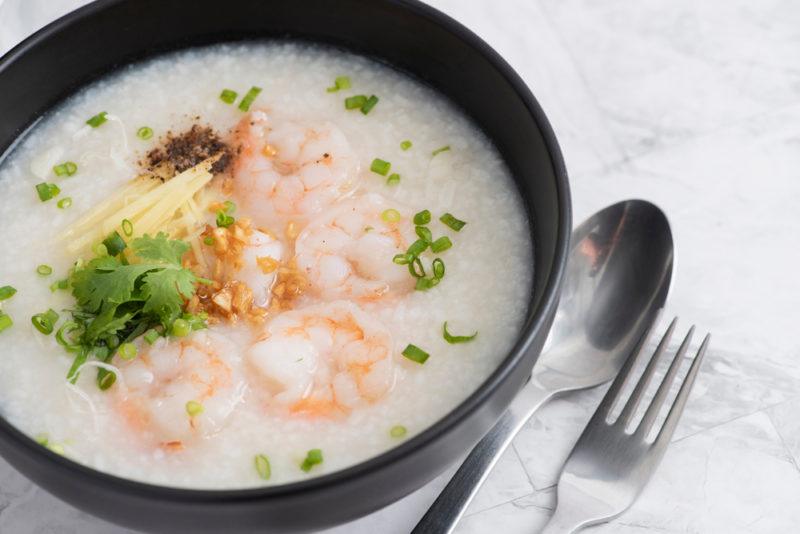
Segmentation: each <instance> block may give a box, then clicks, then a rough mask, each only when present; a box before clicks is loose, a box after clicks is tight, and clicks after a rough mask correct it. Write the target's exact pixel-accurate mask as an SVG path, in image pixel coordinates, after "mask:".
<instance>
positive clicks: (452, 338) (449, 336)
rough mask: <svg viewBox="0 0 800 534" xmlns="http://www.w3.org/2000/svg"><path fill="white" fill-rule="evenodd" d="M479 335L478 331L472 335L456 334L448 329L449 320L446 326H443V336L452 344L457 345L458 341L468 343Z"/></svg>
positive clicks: (445, 323)
mask: <svg viewBox="0 0 800 534" xmlns="http://www.w3.org/2000/svg"><path fill="white" fill-rule="evenodd" d="M477 335H478V332H477V331H476V332H475V333H474V334H472V335H470V336H454V335H452V334H451V333H450V332H448V331H447V321H445V322H444V326H442V336H443V337H444V340H445V341H447V342H448V343H450V344H451V345H455V344H456V343H467V342H469V341H472V340H473V339H475V336H477Z"/></svg>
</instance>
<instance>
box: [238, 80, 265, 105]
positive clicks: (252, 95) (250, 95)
mask: <svg viewBox="0 0 800 534" xmlns="http://www.w3.org/2000/svg"><path fill="white" fill-rule="evenodd" d="M260 93H261V88H260V87H256V86H255V85H254V86H253V87H251V88H250V90H249V91H247V94H246V95H244V96H243V97H242V101H241V102H239V109H240V110H241V111H249V110H250V106H251V105H252V104H253V102H254V101H255V99H256V98H258V95H259V94H260Z"/></svg>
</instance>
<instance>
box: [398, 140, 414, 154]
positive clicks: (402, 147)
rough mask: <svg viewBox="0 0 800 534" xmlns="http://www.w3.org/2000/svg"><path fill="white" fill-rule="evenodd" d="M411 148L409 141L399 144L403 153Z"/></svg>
mask: <svg viewBox="0 0 800 534" xmlns="http://www.w3.org/2000/svg"><path fill="white" fill-rule="evenodd" d="M412 146H413V145H412V144H411V141H409V140H408V139H406V140H405V141H403V142H402V143H400V150H404V151H405V150H408V149H409V148H411V147H412Z"/></svg>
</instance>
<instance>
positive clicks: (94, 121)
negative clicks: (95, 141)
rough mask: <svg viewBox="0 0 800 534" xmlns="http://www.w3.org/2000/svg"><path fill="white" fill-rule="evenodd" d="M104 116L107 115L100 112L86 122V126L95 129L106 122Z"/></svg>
mask: <svg viewBox="0 0 800 534" xmlns="http://www.w3.org/2000/svg"><path fill="white" fill-rule="evenodd" d="M106 115H108V113H106V112H105V111H101V112H100V113H98V114H97V115H95V116H94V117H92V118H91V119H89V120H87V121H86V124H88V125H89V126H91V127H92V128H97V127H98V126H100V125H101V124H103V123H104V122H106V120H108V119H106Z"/></svg>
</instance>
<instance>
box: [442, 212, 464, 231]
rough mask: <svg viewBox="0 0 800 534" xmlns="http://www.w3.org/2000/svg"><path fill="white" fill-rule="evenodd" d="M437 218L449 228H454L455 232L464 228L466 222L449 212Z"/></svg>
mask: <svg viewBox="0 0 800 534" xmlns="http://www.w3.org/2000/svg"><path fill="white" fill-rule="evenodd" d="M439 220H440V221H442V222H443V223H444V224H446V225H447V226H449V227H450V228H452V229H453V230H455V231H456V232H460V231H461V229H462V228H464V225H465V224H467V223H466V222H464V221H460V220H458V219H456V218H455V217H453V216H452V215H450V214H449V213H445V214H444V215H442V216H441V217H439Z"/></svg>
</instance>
